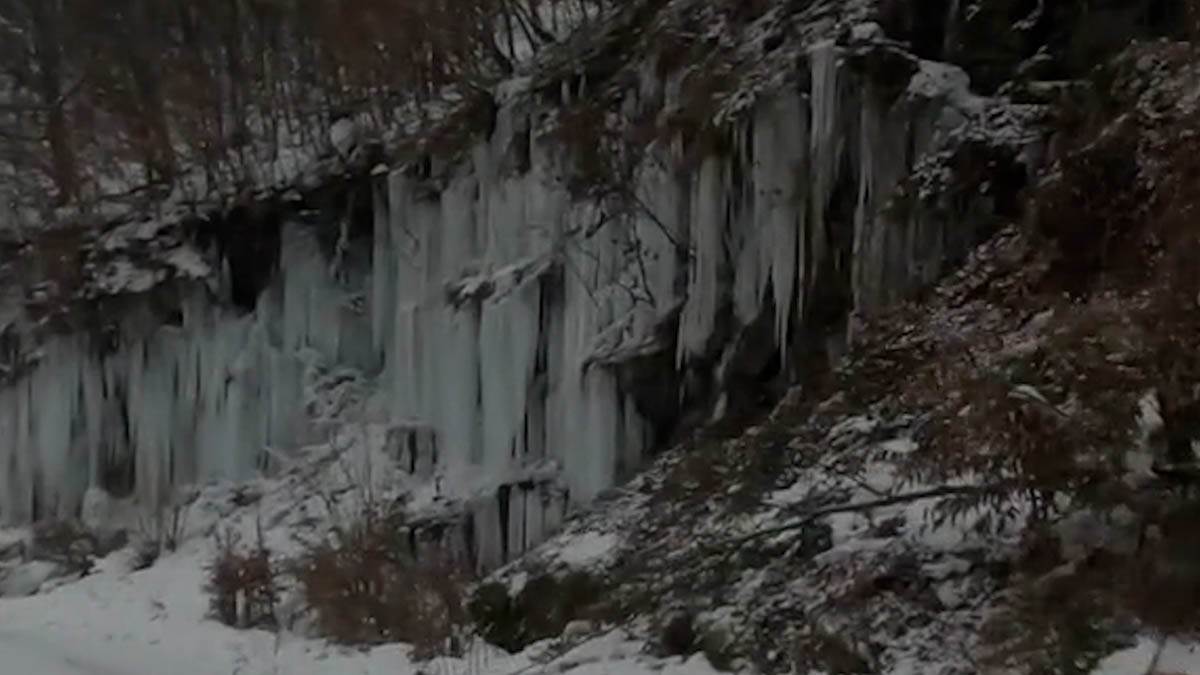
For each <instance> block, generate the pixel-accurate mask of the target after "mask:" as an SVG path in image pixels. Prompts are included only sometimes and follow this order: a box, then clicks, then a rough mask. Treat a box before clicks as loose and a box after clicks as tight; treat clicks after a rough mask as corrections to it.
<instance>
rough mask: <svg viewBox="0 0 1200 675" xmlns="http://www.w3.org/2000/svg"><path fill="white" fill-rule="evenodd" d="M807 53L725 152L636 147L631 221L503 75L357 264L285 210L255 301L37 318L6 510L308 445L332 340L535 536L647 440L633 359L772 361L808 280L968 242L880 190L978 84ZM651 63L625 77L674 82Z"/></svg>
mask: <svg viewBox="0 0 1200 675" xmlns="http://www.w3.org/2000/svg"><path fill="white" fill-rule="evenodd" d="M809 56H810V59H809V60H810V66H809V71H810V73H809V76H808V77H807V78H806V79H805V81H806V82H811V84H810V85H806V87H805V88H804V89H803V90H801V89H799V88H797V87H792V88H786V89H785V90H783V91H779V92H777V93H775V94H772V95H770V96H766V97H763V98H762V99H761V100H759V102H758V103H757V104H756V106H755V107H754V109H753V111H752V112H751V114H749V115H746V116H744V118H743V119H742V121H740V122H738V123H736V124H734V125H731V126H732V128H731V129H729V131H728V133H729V134H730V136H731V143H730V144H729V146H730V147H732V148H733V150H732V151H729V152H723V153H715V152H714V153H711V154H709V155H708V156H707V157H704V158H703V159H702V160H701V161H699V162H698V163H687V162H684V161H682V160H681V155H682V151H681V149H680V147H679V143H678V142H675V143H670V144H665V145H663V146H662V147H659V146H657V145H656V146H653V147H651V148H650V149H649V150H648V153H647V155H648V156H647V159H646V161H644V162H643V163H642V164H641V166H639V167H638V169H637V171H636V173H635V176H636V179H635V182H636V184H635V185H633V186H631V187H632V190H633V193H634V194H635V195H637V198H638V199H637V202H638V205H639V208H637V209H634V210H631V211H628V212H625V213H622V214H620V217H613V214H612V213H611V212H610V211H608V210H607V209H606V207H605V205H604V204H595V203H590V202H588V201H586V200H580V199H576V198H573V196H572V194H571V192H570V191H569V190H568V187H567V186H568V183H569V181H568V180H567V177H568V176H569V175H570V172H571V166H572V164H571V157H570V156H569V151H568V150H566V149H564V148H563V147H561V146H559V145H558V144H556V143H555V142H554V141H553V140H552V136H551V135H548V134H544V133H540V131H541V129H540V128H539V126H538V125H539V124H540V122H539V120H542V119H544V118H545V117H546V116H547V115H550V116H552V112H553V110H552V109H549V110H548V109H546V105H547V104H538V103H533V102H531V100H530V99H527V98H525V97H522V96H520V95H517V96H513V97H511V98H510V99H509V100H506V101H502V102H501V104H500V106H499V111H498V114H497V118H496V122H495V125H494V131H493V133H492V134H491V136H490V138H486V139H483V140H481V141H480V142H478V143H477V144H476V145H475V146H474V147H473V148H472V149H471V150H470V151H469V152H468V153H467V154H466V158H465V159H464V160H463V161H460V162H458V163H457V164H454V165H453V166H449V167H438V168H437V171H439V172H440V173H439V178H438V181H437V182H436V183H434V182H433V181H430V180H428V177H427V176H422V175H421V174H420V173H418V172H417V171H414V170H412V169H410V168H405V169H391V170H388V171H385V172H381V173H379V174H378V175H376V176H375V177H374V179H373V181H374V182H373V184H372V186H371V189H372V191H373V209H372V213H373V218H374V222H373V223H372V224H371V226H372V227H371V229H372V230H373V234H372V237H373V239H372V241H370V242H369V246H370V247H371V255H370V259H371V263H370V267H369V269H366V268H365V266H364V269H353V270H350V273H349V275H350V277H351V278H349V279H347V278H346V274H345V272H346V271H345V270H342V273H341V274H338V275H334V274H333V273H332V272H331V263H330V260H329V256H328V255H327V254H326V252H325V251H323V250H322V248H321V246H320V244H319V243H318V241H317V235H316V234H315V229H316V228H315V226H311V225H302V224H299V223H291V224H288V225H286V226H285V227H284V228H283V231H282V234H281V237H280V241H281V244H280V252H279V256H280V264H279V266H278V267H279V271H278V273H277V274H276V278H274V279H273V280H272V281H271V283H270V284H269V286H268V287H267V288H266V290H264V291H263V292H262V295H261V297H260V298H259V300H258V302H257V304H256V306H255V308H254V311H253V312H250V313H239V312H237V311H234V310H233V309H231V308H229V307H227V306H226V304H225V303H222V302H221V301H220V300H219V295H220V294H219V293H218V294H217V295H214V294H213V293H212V292H210V290H209V289H207V288H205V287H204V286H202V285H198V284H191V285H181V286H180V289H178V291H177V294H178V296H179V299H178V304H179V306H180V307H181V309H182V311H181V312H180V315H179V316H178V317H177V318H176V319H175V320H172V321H170V322H164V321H163V319H162V318H161V316H159V315H156V314H155V313H154V312H153V311H152V310H151V305H152V303H150V302H149V301H146V302H141V303H136V302H135V303H131V306H132V307H134V308H135V309H131V310H129V311H128V312H127V313H126V315H123V316H122V317H120V320H119V321H118V322H117V329H116V331H115V333H114V334H112V335H104V336H101V335H95V334H84V333H77V334H66V335H59V336H56V337H53V338H51V339H49V340H47V341H45V343H44V344H42V345H41V347H40V349H41V359H40V360H39V361H38V364H37V365H36V366H35V367H34V368H33V369H32V371H31V372H29V373H27V374H25V375H23V376H21V377H19V378H18V379H16V380H15V381H14V382H13V383H12V384H10V385H8V386H5V387H3V388H2V389H0V515H2V517H3V519H5V520H8V521H27V520H29V519H31V518H35V517H51V516H69V515H71V514H73V513H75V512H77V511H78V510H79V508H80V505H81V503H82V500H83V496H84V492H85V491H86V490H87V489H88V488H89V487H90V486H100V487H104V488H106V489H108V490H110V491H115V492H121V493H132V494H135V495H136V496H137V497H138V498H139V499H140V500H142V501H143V502H145V503H147V504H158V503H161V502H162V501H163V500H164V499H165V497H166V495H167V494H168V491H169V490H170V489H171V488H172V487H173V486H177V485H181V484H185V483H192V482H197V481H207V480H213V479H221V478H228V479H234V478H239V477H246V476H248V475H251V474H252V473H253V472H254V471H256V470H260V469H263V468H265V467H266V460H265V457H266V455H265V454H264V448H267V447H271V448H275V449H282V450H286V449H289V448H295V447H297V446H299V445H301V444H305V443H311V442H317V441H320V440H321V438H320V437H319V436H317V435H315V430H314V428H313V426H312V425H311V424H310V423H309V420H308V416H307V415H306V411H305V406H304V400H303V390H304V382H305V377H306V373H307V372H308V369H309V368H311V367H313V366H314V364H315V363H318V362H319V363H326V364H340V365H349V366H353V367H356V368H359V369H361V370H362V371H364V372H366V373H368V374H369V375H371V376H372V377H373V378H374V380H373V381H374V384H375V389H376V392H377V393H376V394H375V396H374V402H375V409H377V410H381V411H382V414H383V415H384V416H385V417H386V420H384V422H385V423H386V424H388V425H391V426H392V428H393V429H394V430H396V433H397V434H409V435H411V436H412V438H413V440H412V441H411V444H412V447H413V450H412V451H411V453H410V455H411V456H410V457H409V459H408V460H407V461H409V463H410V469H412V470H413V471H414V472H415V473H419V474H421V475H422V476H425V477H427V478H428V479H430V480H433V479H435V477H436V479H437V480H440V481H443V483H444V484H445V485H446V486H447V491H448V492H449V493H450V494H452V495H455V496H460V497H462V498H463V500H464V503H466V504H468V505H469V508H468V511H470V513H471V516H470V519H471V523H472V525H471V528H470V529H471V530H472V532H473V534H471V535H469V536H471V537H473V538H474V543H473V544H472V546H474V547H475V549H476V550H477V551H478V552H479V555H481V556H482V557H484V558H486V559H487V560H488V561H489V562H491V563H495V562H499V561H500V560H502V559H503V558H505V557H509V556H511V555H513V554H515V553H518V552H520V551H522V550H524V549H525V548H527V547H528V546H531V545H534V544H536V543H537V542H538V541H539V540H540V539H541V538H543V537H544V536H546V535H547V534H548V533H549V532H551V531H552V530H553V529H554V528H556V527H557V526H558V524H559V522H560V520H561V517H562V512H563V509H564V507H565V504H566V503H568V502H580V501H586V500H589V499H591V498H593V497H595V496H596V495H597V494H598V493H600V492H602V491H604V490H605V489H607V488H609V487H612V486H613V485H614V484H615V483H616V482H617V481H618V480H620V479H621V478H622V477H623V476H624V475H626V474H627V473H628V472H629V471H631V470H633V469H635V468H636V467H638V466H639V465H640V464H641V463H642V461H643V455H644V453H645V452H646V451H647V450H649V449H650V448H651V446H652V444H653V443H654V441H655V438H656V436H655V432H656V429H655V425H656V424H661V423H662V420H656V419H652V417H653V416H652V415H650V414H649V413H648V412H647V408H648V407H651V406H649V405H648V404H649V403H652V401H647V399H646V394H645V393H644V392H643V393H639V392H638V391H636V390H635V388H632V387H631V386H630V385H629V382H628V379H627V378H625V377H623V376H622V372H623V371H622V367H623V366H624V365H625V364H627V363H630V362H633V361H634V360H636V359H638V358H645V357H646V356H647V355H648V354H665V355H666V357H667V360H666V363H667V364H668V365H667V366H666V368H667V369H668V370H669V369H670V365H669V364H671V363H674V364H675V368H676V369H677V371H678V372H675V373H671V372H663V373H662V374H661V376H660V379H661V378H666V379H667V380H668V381H669V380H671V378H676V377H677V376H679V375H680V374H681V373H683V372H686V371H689V370H694V369H705V370H707V372H708V375H709V378H710V379H711V380H712V381H714V382H715V383H716V384H715V385H714V387H716V388H717V389H719V388H720V386H721V381H722V378H723V377H725V376H727V375H728V373H727V372H725V369H728V368H732V367H733V366H731V365H730V364H732V363H734V362H736V360H737V359H736V357H737V354H736V353H735V352H736V350H738V349H743V348H745V347H740V346H739V340H738V339H737V336H738V334H739V331H740V330H742V329H743V328H744V327H747V326H750V325H752V324H756V323H758V322H760V321H766V322H767V324H768V325H769V326H770V327H771V330H770V331H769V332H770V334H771V336H772V337H771V341H772V343H773V347H774V349H775V350H777V351H778V353H779V355H780V361H783V362H786V360H787V359H790V358H802V357H801V356H799V355H793V348H794V347H795V345H796V344H797V341H798V340H801V339H802V336H801V333H802V331H800V330H798V329H799V328H800V327H802V326H804V325H805V322H806V321H808V320H809V315H810V313H811V312H812V310H813V307H814V303H815V302H817V300H816V299H815V298H818V297H819V296H821V295H822V294H829V293H835V294H836V293H841V294H842V295H845V296H847V297H852V299H853V306H854V308H858V309H860V310H866V309H870V308H873V307H876V306H879V305H880V304H882V303H884V302H887V301H891V300H893V299H895V298H897V297H899V296H900V294H901V293H903V292H904V291H905V290H906V289H909V288H911V287H912V286H913V285H914V284H917V283H922V282H926V281H928V280H930V279H931V278H933V277H935V276H936V275H937V274H938V273H939V272H940V270H941V269H942V267H943V266H944V264H945V260H946V250H945V249H946V247H947V246H948V245H949V244H947V242H953V241H957V240H959V239H962V238H963V237H962V236H961V235H952V234H951V233H950V231H949V230H950V229H951V228H953V227H954V224H953V223H951V222H950V221H949V219H946V218H934V217H931V216H928V215H927V214H925V213H923V212H922V210H921V209H920V208H912V209H907V210H905V211H904V214H905V216H904V218H902V219H897V218H892V217H889V216H888V215H887V213H888V212H887V210H886V209H885V207H886V206H887V204H888V200H889V198H890V195H891V194H892V192H893V190H894V188H895V186H896V185H897V183H898V182H899V181H900V180H901V179H902V178H904V176H906V175H907V174H908V173H910V172H911V171H912V169H913V166H914V164H915V162H916V161H917V159H918V158H919V157H921V156H922V155H925V154H927V153H929V152H930V151H932V150H934V149H936V148H938V147H939V146H940V144H944V142H945V141H946V139H947V137H948V135H949V133H950V132H951V131H953V130H954V129H955V128H957V127H958V126H961V125H962V124H963V123H964V122H965V120H966V119H968V118H969V117H970V115H972V114H974V112H975V111H974V107H975V106H976V105H977V103H976V101H975V100H974V99H972V98H970V97H969V96H968V94H967V93H966V82H965V80H964V79H963V78H958V77H953V76H943V77H941V78H940V79H937V78H934V77H932V76H931V75H930V72H932V71H930V70H929V69H928V68H925V67H923V66H922V67H919V68H917V69H916V70H917V73H916V75H915V76H914V77H913V84H912V85H910V86H909V88H908V89H907V90H906V91H904V92H903V93H902V94H901V95H899V96H893V97H891V98H885V97H884V96H883V95H882V94H881V92H880V90H879V89H878V88H877V87H875V85H874V84H872V83H871V82H870V81H869V80H867V79H865V78H864V76H862V75H861V74H860V73H856V72H851V71H850V69H849V68H848V66H847V65H846V63H845V59H844V58H843V57H844V54H843V50H842V48H841V47H837V46H835V45H834V44H833V43H832V42H828V43H821V44H818V45H817V46H815V47H814V48H813V49H812V51H811V53H810V55H809ZM936 72H937V73H941V74H942V75H945V72H946V69H945V68H943V69H942V70H941V71H936ZM644 77H646V78H649V79H647V81H645V82H642V83H640V85H639V86H638V87H637V91H639V92H651V94H649V95H650V96H653V92H655V91H656V90H657V91H661V90H662V88H663V86H664V85H663V83H662V82H661V81H658V80H654V79H652V78H654V77H655V76H654V75H653V74H652V72H650V71H647V73H646V75H645V76H644ZM668 98H669V96H668ZM514 157H518V158H523V159H522V161H518V162H514V161H512V160H513V158H514ZM326 227H327V225H326ZM843 285H844V286H846V287H847V288H841V286H843ZM834 287H836V288H834ZM356 293H358V294H359V295H360V297H365V300H366V303H365V304H366V306H365V308H364V307H362V306H361V303H359V306H356V305H355V303H353V302H351V301H350V298H351V297H352V296H353V295H355V294H356ZM843 319H844V317H843ZM843 328H844V327H843ZM664 335H666V336H667V337H666V338H665V339H664V337H663V336H664ZM799 353H801V352H797V354H799ZM717 394H719V392H718V391H714V392H712V396H711V397H710V398H709V401H710V402H711V401H712V400H713V399H715V396H716V395H717ZM658 395H661V394H658ZM681 395H682V394H681V393H679V392H677V393H675V394H674V396H677V397H678V396H681ZM668 403H669V404H670V405H675V404H677V403H678V402H677V401H671V402H668ZM670 405H668V406H667V407H670ZM417 430H419V433H418V431H417ZM418 435H419V438H420V440H419V447H420V448H422V450H420V452H418V450H417V448H418V440H416V439H417V438H418ZM405 442H408V441H405ZM418 454H420V455H421V459H420V461H418V457H417V455H418ZM418 465H419V466H420V469H419V471H418V469H417V467H418ZM547 477H550V478H547Z"/></svg>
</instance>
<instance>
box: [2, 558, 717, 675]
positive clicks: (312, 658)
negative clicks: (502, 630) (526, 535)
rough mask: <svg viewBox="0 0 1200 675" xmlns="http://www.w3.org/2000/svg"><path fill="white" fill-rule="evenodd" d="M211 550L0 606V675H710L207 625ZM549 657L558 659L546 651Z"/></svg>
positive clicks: (578, 658)
mask: <svg viewBox="0 0 1200 675" xmlns="http://www.w3.org/2000/svg"><path fill="white" fill-rule="evenodd" d="M205 546H206V545H205V543H204V542H199V541H195V542H192V543H190V544H189V545H188V546H186V547H184V548H183V549H182V550H180V551H179V552H178V553H176V554H173V555H171V556H169V557H166V558H164V559H162V560H160V561H159V562H158V563H157V564H156V565H154V566H153V567H151V568H149V569H146V570H143V571H139V572H133V573H129V572H127V571H126V569H127V561H126V560H124V556H126V555H127V553H126V552H121V553H117V554H114V555H113V556H111V557H110V558H108V559H106V560H105V561H103V564H102V565H101V566H100V571H99V572H97V573H96V574H93V575H92V576H89V577H87V578H85V579H83V580H81V581H79V582H77V583H73V584H68V585H66V586H63V587H61V588H58V589H56V590H53V591H50V592H48V593H45V594H42V595H36V596H32V597H28V598H20V599H12V598H10V599H4V600H0V672H3V673H5V674H6V675H8V674H12V675H161V674H162V673H164V672H168V671H169V672H170V673H172V675H231V674H237V675H266V674H268V673H270V674H277V673H287V674H295V675H346V674H351V673H354V674H359V673H361V674H363V675H376V674H378V675H383V674H385V673H386V674H387V675H404V674H405V673H417V672H418V671H423V672H424V673H427V674H431V675H460V674H461V675H487V674H492V673H495V674H496V675H510V674H513V673H516V672H522V673H525V672H556V673H577V674H579V675H601V674H604V675H617V674H626V673H628V674H629V675H641V674H643V673H645V674H647V675H649V674H650V673H664V674H669V675H711V673H713V672H714V670H713V669H712V667H711V666H709V664H708V663H707V661H706V660H705V659H704V658H703V657H694V658H692V659H691V660H688V661H682V660H679V659H673V660H661V659H655V658H651V657H648V656H645V655H644V654H643V645H642V644H641V643H640V642H638V641H636V640H632V639H630V638H628V637H626V636H624V635H623V634H622V633H621V632H619V631H614V632H610V633H608V634H606V635H603V636H600V637H598V638H595V639H592V640H589V641H587V642H585V643H583V644H580V645H578V646H577V647H575V648H574V649H570V650H569V651H566V652H565V653H563V654H561V655H559V656H557V657H554V658H546V659H544V662H543V663H539V662H538V659H539V655H540V654H544V653H546V652H547V646H546V645H535V646H534V647H531V648H530V650H528V651H527V652H525V653H522V654H518V655H508V654H506V653H503V652H500V651H498V650H495V649H491V648H488V647H486V646H483V645H479V646H476V647H475V648H473V649H470V650H469V653H468V654H467V655H466V656H465V657H463V658H461V659H440V660H436V661H434V662H431V663H421V664H415V663H413V662H412V661H411V660H410V659H409V658H408V654H407V648H406V647H404V646H402V645H390V646H384V647H378V648H375V649H371V650H354V649H348V648H342V647H338V646H333V645H329V644H327V643H325V642H323V641H320V640H313V639H306V638H302V637H299V636H295V635H287V634H281V635H276V634H274V633H270V632H266V631H238V630H234V629H231V628H227V627H225V626H223V625H220V624H218V623H216V622H214V621H211V620H209V619H207V618H206V616H205V615H206V612H207V609H208V608H207V600H206V597H205V596H204V594H203V593H202V592H201V587H202V584H203V578H204V570H203V566H204V560H205V559H206V553H207V549H206V548H205ZM550 651H553V650H550Z"/></svg>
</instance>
